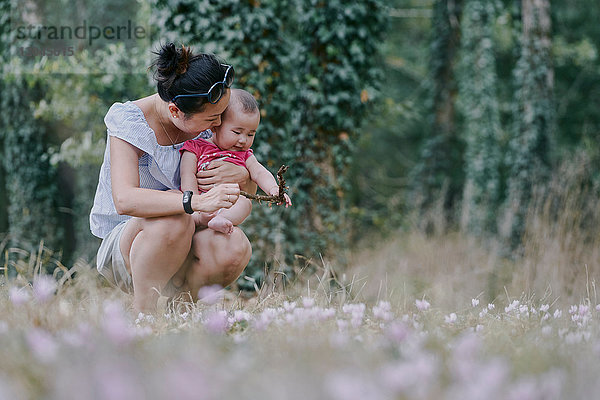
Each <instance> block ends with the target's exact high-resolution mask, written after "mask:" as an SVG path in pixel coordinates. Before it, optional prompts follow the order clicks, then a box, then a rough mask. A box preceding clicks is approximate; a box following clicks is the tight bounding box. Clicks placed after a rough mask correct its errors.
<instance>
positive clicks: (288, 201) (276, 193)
mask: <svg viewBox="0 0 600 400" xmlns="http://www.w3.org/2000/svg"><path fill="white" fill-rule="evenodd" d="M269 194H270V195H271V196H279V187H278V186H275V187H274V188H272V189H271V190H269ZM283 197H284V198H285V207H286V208H288V207H289V206H291V205H292V200H291V199H290V196H288V194H287V193H284V194H283ZM282 204H283V203H277V205H278V206H280V205H282Z"/></svg>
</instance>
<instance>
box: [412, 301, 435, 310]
mask: <svg viewBox="0 0 600 400" xmlns="http://www.w3.org/2000/svg"><path fill="white" fill-rule="evenodd" d="M415 304H416V306H417V309H418V310H419V311H425V310H429V307H430V306H431V304H429V302H428V301H427V300H425V299H423V300H419V299H417V300H416V301H415Z"/></svg>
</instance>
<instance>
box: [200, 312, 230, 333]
mask: <svg viewBox="0 0 600 400" xmlns="http://www.w3.org/2000/svg"><path fill="white" fill-rule="evenodd" d="M204 326H205V327H206V330H207V331H209V332H211V333H218V334H223V333H225V332H227V329H228V328H229V321H228V318H227V311H223V310H222V311H214V312H211V313H209V314H208V315H207V316H206V319H205V320H204Z"/></svg>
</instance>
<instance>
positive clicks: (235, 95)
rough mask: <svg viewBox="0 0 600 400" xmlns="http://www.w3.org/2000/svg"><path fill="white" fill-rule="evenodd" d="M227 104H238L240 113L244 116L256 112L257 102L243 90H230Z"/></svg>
mask: <svg viewBox="0 0 600 400" xmlns="http://www.w3.org/2000/svg"><path fill="white" fill-rule="evenodd" d="M229 104H231V105H233V104H239V106H240V109H241V111H242V112H244V113H246V114H254V113H255V112H258V102H257V101H256V99H255V98H254V96H252V95H251V94H250V93H249V92H247V91H245V90H244V89H231V97H230V99H229Z"/></svg>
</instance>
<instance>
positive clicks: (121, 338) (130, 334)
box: [102, 301, 135, 345]
mask: <svg viewBox="0 0 600 400" xmlns="http://www.w3.org/2000/svg"><path fill="white" fill-rule="evenodd" d="M102 327H103V329H104V332H105V333H106V336H108V338H109V339H110V340H111V341H112V342H113V343H114V344H116V345H124V344H127V343H128V342H130V341H131V340H132V339H133V338H134V337H135V331H134V329H133V327H132V326H131V325H130V324H129V322H128V320H127V318H126V317H125V312H124V310H123V307H122V306H121V304H119V303H118V302H116V301H107V302H105V303H104V318H103V319H102Z"/></svg>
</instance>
